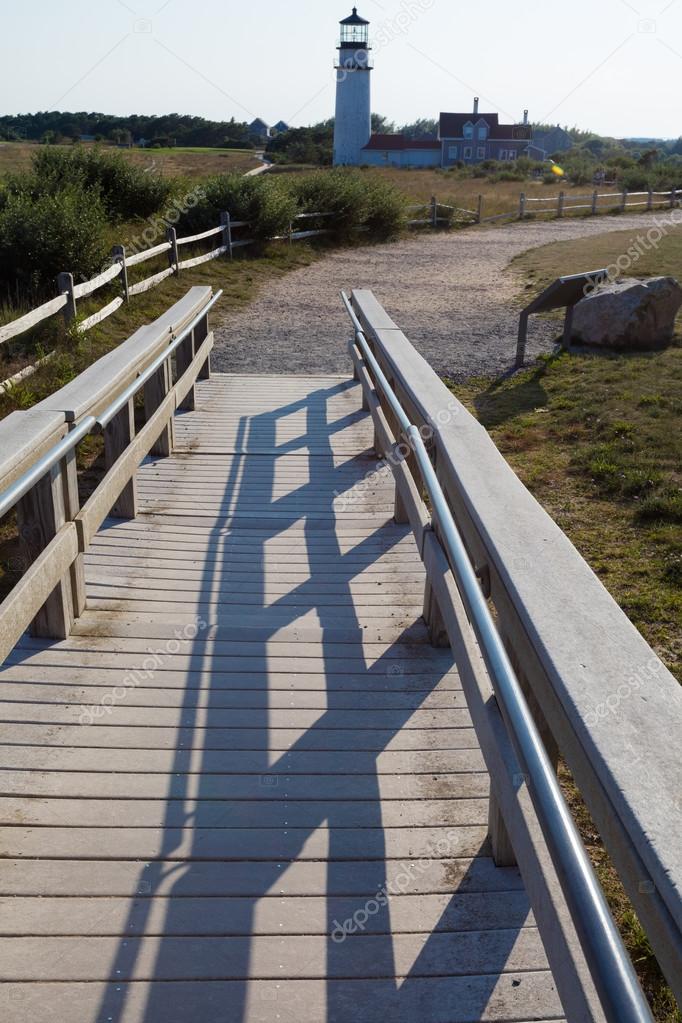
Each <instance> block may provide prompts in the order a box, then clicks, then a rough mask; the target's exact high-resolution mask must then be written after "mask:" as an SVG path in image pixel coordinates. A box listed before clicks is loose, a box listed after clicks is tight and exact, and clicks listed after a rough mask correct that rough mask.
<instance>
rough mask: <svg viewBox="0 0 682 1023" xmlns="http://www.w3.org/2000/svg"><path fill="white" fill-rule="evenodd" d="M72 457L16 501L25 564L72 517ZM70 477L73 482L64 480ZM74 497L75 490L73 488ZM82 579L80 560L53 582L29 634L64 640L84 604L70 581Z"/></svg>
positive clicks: (82, 595)
mask: <svg viewBox="0 0 682 1023" xmlns="http://www.w3.org/2000/svg"><path fill="white" fill-rule="evenodd" d="M72 456H73V457H72V458H71V459H69V460H67V459H64V460H63V461H62V462H60V463H59V464H57V465H54V466H53V467H52V469H51V470H50V471H49V472H48V473H46V474H45V476H43V478H42V479H41V480H40V481H39V482H38V483H36V485H35V486H34V487H33V489H32V490H30V491H29V492H28V493H27V494H26V495H25V497H22V499H21V501H19V503H18V504H17V523H18V526H19V537H20V539H21V545H22V548H23V551H24V555H25V556H26V559H27V561H28V562H29V564H32V563H33V562H34V561H35V560H36V559H37V558H38V556H39V555H40V554H41V553H42V551H44V550H45V548H46V547H47V545H48V544H49V543H50V541H51V540H53V539H54V538H55V536H56V535H57V533H58V532H59V530H60V529H61V528H62V527H63V526H64V525H65V524H66V522H67V509H68V517H69V519H70V518H75V515H76V514H77V513H78V509H77V508H75V509H74V507H73V505H72V502H73V498H74V482H75V487H77V481H76V480H75V468H76V463H75V452H73V453H72ZM67 476H68V477H74V481H73V482H72V481H71V480H67ZM76 499H77V490H76ZM81 582H82V562H81V561H79V562H78V563H76V564H74V566H73V569H71V570H69V572H68V573H67V574H66V575H65V576H64V578H63V579H61V580H60V582H59V583H58V584H57V586H56V587H55V588H54V590H53V591H52V593H51V594H50V596H49V597H48V598H47V600H46V601H45V603H44V604H43V606H42V608H41V609H40V611H39V612H38V614H37V615H36V617H35V618H34V620H33V622H32V623H31V635H33V636H40V637H43V638H45V639H66V638H67V637H68V636H69V635H70V633H71V629H72V627H73V623H74V620H75V618H76V617H77V616H78V615H80V614H81V613H82V611H83V610H84V606H85V588H84V586H83V585H78V587H77V589H74V583H76V584H79V583H81Z"/></svg>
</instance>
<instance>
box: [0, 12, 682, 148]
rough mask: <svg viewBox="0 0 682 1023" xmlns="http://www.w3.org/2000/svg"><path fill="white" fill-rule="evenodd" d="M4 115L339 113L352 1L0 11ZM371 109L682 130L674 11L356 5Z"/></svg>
mask: <svg viewBox="0 0 682 1023" xmlns="http://www.w3.org/2000/svg"><path fill="white" fill-rule="evenodd" d="M1 2H2V7H1V8H0V33H1V35H0V39H1V51H0V52H2V62H1V64H0V113H6V114H16V113H28V112H34V111H36V110H71V111H79V110H88V111H93V110H95V111H100V112H104V113H109V114H121V115H125V114H132V113H142V114H161V113H171V112H177V113H184V114H194V115H199V116H202V117H206V118H209V119H211V120H228V119H229V118H230V117H233V116H234V117H235V118H237V120H249V121H250V120H253V118H255V117H256V116H259V117H263V118H264V119H265V120H266V121H268V122H269V123H271V124H274V123H275V122H276V121H278V120H280V119H284V120H285V121H287V122H288V123H290V124H293V125H304V124H311V123H314V122H316V121H320V120H324V119H326V118H328V117H331V116H332V115H333V112H334V90H335V82H334V71H333V61H334V58H335V56H336V51H335V47H336V45H337V41H338V40H337V37H338V31H339V28H338V22H339V21H340V20H341V19H342V18H344V17H346V16H347V15H348V14H350V8H351V6H352V3H351V0H348V2H346V0H243V2H236V0H191V2H190V0H59V2H55V0H31V3H16V2H14V0H1ZM359 11H360V14H361V15H363V16H364V17H365V18H367V19H368V20H369V21H370V22H371V28H370V31H371V33H372V35H373V37H374V39H375V42H376V45H375V49H374V54H373V56H374V60H375V65H376V67H375V70H374V72H373V78H372V88H373V101H372V109H373V110H374V111H376V112H378V113H381V114H384V115H385V116H387V117H388V118H389V120H392V121H396V122H397V123H398V124H402V123H407V122H410V121H413V120H415V119H416V118H418V117H436V116H437V115H438V113H439V112H440V111H441V110H450V111H458V110H461V111H463V110H469V109H471V107H472V102H473V96H474V95H478V96H480V97H481V109H482V110H491V111H498V112H499V113H500V114H501V116H502V118H503V119H504V120H507V119H508V120H512V121H515V120H520V119H521V118H522V116H523V111H524V109H525V108H528V109H529V110H530V117H531V120H533V121H540V122H551V123H557V124H559V123H560V124H562V125H568V126H570V127H573V126H574V125H577V126H578V127H581V128H585V129H589V130H591V131H595V132H598V133H599V134H603V135H613V136H616V137H620V136H635V137H639V136H644V137H646V136H652V137H654V136H656V137H658V136H661V137H666V138H677V137H679V136H680V135H682V104H681V103H680V84H681V83H682V0H600V2H599V3H594V0H572V2H570V3H547V2H541V0H478V2H476V3H473V2H471V0H460V2H456V0H360V2H359Z"/></svg>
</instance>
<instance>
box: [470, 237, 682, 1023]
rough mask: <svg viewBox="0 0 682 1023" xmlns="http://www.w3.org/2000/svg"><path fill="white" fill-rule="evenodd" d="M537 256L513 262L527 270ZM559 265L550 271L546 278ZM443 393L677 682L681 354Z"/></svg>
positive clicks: (656, 995) (586, 824)
mask: <svg viewBox="0 0 682 1023" xmlns="http://www.w3.org/2000/svg"><path fill="white" fill-rule="evenodd" d="M595 240H596V239H592V240H591V241H595ZM569 244H570V243H569ZM543 251H544V250H537V251H536V252H535V253H532V254H529V255H528V256H526V257H523V258H524V259H531V258H532V259H534V260H537V259H539V258H541V257H540V255H539V254H541V253H543ZM545 255H546V254H545ZM549 265H550V264H548V265H547V266H545V269H546V270H547V269H548V268H549ZM557 266H558V264H556V263H552V264H551V275H552V276H555V274H556V270H557ZM569 269H570V267H569V266H566V265H565V264H561V270H562V271H565V272H567V271H568V270H569ZM451 389H452V390H453V392H454V393H455V394H456V395H457V397H458V398H460V399H461V400H462V401H463V402H464V403H465V405H467V407H468V408H469V409H470V410H471V411H472V412H473V413H474V415H476V416H477V418H478V419H479V420H480V422H481V423H482V424H483V425H484V426H485V427H486V428H487V429H488V431H489V433H490V435H491V437H492V439H493V440H494V441H495V444H496V445H497V447H498V448H499V449H500V451H501V452H502V454H503V455H504V456H505V458H506V459H507V461H508V462H509V463H510V465H511V466H512V468H513V469H514V470H515V472H516V473H517V474H518V476H519V477H520V478H521V479H522V480H523V482H524V483H525V484H526V486H527V487H528V488H529V490H530V491H531V492H532V493H533V494H534V495H535V497H536V498H537V499H538V500H539V501H540V503H541V504H542V505H543V506H544V507H545V508H546V509H547V511H548V512H549V514H550V515H551V516H552V518H553V519H554V520H555V521H556V522H557V523H558V524H559V526H560V527H561V528H562V529H563V531H564V532H565V533H566V535H567V536H568V537H569V538H570V539H571V541H572V542H573V543H574V544H575V546H576V547H577V549H578V550H579V551H580V553H581V554H582V556H583V557H584V558H585V559H586V561H587V562H588V563H589V564H590V565H591V567H592V569H593V570H594V571H595V572H596V573H597V575H598V576H599V577H600V579H601V581H602V582H603V584H604V585H605V586H606V588H607V589H608V590H609V591H610V593H611V594H612V596H613V597H614V598H615V599H616V600H617V602H618V603H619V604H620V606H621V607H622V608H623V610H624V611H625V613H626V614H627V615H628V617H629V618H630V619H631V621H632V622H633V623H634V624H635V625H636V626H637V628H638V629H639V631H640V632H641V633H642V635H643V636H644V637H645V639H646V640H647V641H648V642H649V643H650V644H651V646H652V647H653V648H654V650H655V651H656V652H657V653H658V655H659V656H660V657H661V659H662V660H663V661H664V662H665V663H666V664H667V666H668V667H669V669H670V670H671V671H672V672H673V674H675V676H676V677H677V678H678V679H679V680H680V681H682V489H681V488H682V421H681V420H682V346H680V344H679V343H678V344H677V345H675V346H673V347H671V348H668V349H667V350H666V351H661V352H655V353H647V354H643V353H632V354H627V355H616V354H606V355H587V354H577V355H576V354H571V355H569V354H567V353H562V354H560V355H558V356H548V357H545V358H543V359H541V360H540V362H539V364H538V365H536V366H534V367H533V368H531V369H528V370H525V371H524V372H522V373H519V374H516V375H514V376H513V377H511V378H506V379H502V380H496V381H490V380H472V381H469V382H467V383H464V384H451ZM560 777H561V781H562V785H563V788H564V792H565V794H566V796H567V799H568V801H569V804H570V806H571V809H572V811H573V814H574V816H575V818H576V821H577V823H578V826H579V828H580V832H581V835H582V837H583V841H584V842H585V844H586V847H587V849H588V852H589V854H590V856H591V858H592V861H593V863H594V865H595V868H596V870H597V873H598V876H599V878H600V881H601V883H602V886H603V888H604V891H605V893H606V896H607V898H608V900H609V904H610V906H611V910H612V912H613V914H614V917H615V919H616V921H617V923H618V925H619V927H620V930H621V933H622V935H623V937H624V940H625V943H626V946H627V947H628V949H629V951H630V954H631V955H632V958H633V961H634V963H635V966H636V969H637V972H638V974H639V977H640V981H641V983H642V985H643V987H644V989H645V991H646V993H647V995H648V997H649V1000H650V1003H651V1005H652V1009H653V1011H654V1015H655V1018H656V1020H657V1021H658V1023H681V1021H682V1014H680V1011H679V1010H678V1009H677V1008H676V1006H675V1001H674V998H673V995H672V993H671V992H670V990H669V988H668V987H667V985H666V983H665V980H664V978H663V976H662V974H661V972H660V969H659V967H658V964H657V962H656V959H655V957H654V955H653V952H652V950H651V947H650V945H649V943H648V940H647V938H646V935H645V933H644V931H643V929H642V927H641V925H640V924H639V921H638V920H637V917H636V916H635V914H634V912H633V909H632V906H631V904H630V903H629V900H628V898H627V896H626V894H625V892H624V889H623V887H622V885H621V883H620V880H619V878H618V875H617V873H616V871H615V869H614V867H613V865H612V864H611V862H610V860H609V857H608V855H607V853H606V851H605V849H604V846H603V843H602V841H601V837H600V835H599V833H598V832H597V830H596V828H595V825H594V823H593V821H592V820H591V818H590V815H589V813H588V811H587V809H586V807H585V805H584V803H583V801H582V799H581V797H580V794H579V792H578V790H577V789H576V786H575V785H574V783H573V781H572V779H571V777H570V774H569V772H568V771H567V769H566V767H565V766H563V765H562V769H561V775H560Z"/></svg>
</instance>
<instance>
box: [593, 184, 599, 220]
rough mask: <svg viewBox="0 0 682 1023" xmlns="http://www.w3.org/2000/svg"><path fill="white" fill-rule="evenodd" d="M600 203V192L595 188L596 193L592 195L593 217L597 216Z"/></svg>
mask: <svg viewBox="0 0 682 1023" xmlns="http://www.w3.org/2000/svg"><path fill="white" fill-rule="evenodd" d="M598 203H599V192H598V191H597V189H596V188H595V190H594V192H593V193H592V216H593V217H596V216H597V205H598Z"/></svg>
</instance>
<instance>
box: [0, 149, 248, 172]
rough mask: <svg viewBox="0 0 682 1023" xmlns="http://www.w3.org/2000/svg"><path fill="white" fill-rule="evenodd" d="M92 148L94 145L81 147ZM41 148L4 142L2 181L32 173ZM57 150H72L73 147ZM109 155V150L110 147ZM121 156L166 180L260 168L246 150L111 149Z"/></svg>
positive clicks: (0, 156)
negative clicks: (31, 170) (16, 174)
mask: <svg viewBox="0 0 682 1023" xmlns="http://www.w3.org/2000/svg"><path fill="white" fill-rule="evenodd" d="M81 145H83V146H84V147H87V148H90V147H92V145H93V143H81ZM39 148H40V147H39V146H38V144H37V143H35V142H0V178H2V177H3V175H6V174H9V173H17V172H20V171H28V170H30V169H31V160H32V158H33V155H34V153H36V152H37V151H38V149H39ZM56 148H60V149H67V150H70V149H71V148H72V147H71V146H59V147H56ZM107 151H109V147H107ZM111 151H112V152H120V153H123V155H124V156H125V157H126V159H128V160H130V161H131V163H134V164H137V165H138V166H140V167H144V168H148V169H149V171H150V173H151V172H155V173H158V174H162V175H163V176H164V177H178V176H179V177H186V178H191V179H193V180H197V179H201V178H205V177H210V175H212V174H227V173H230V172H233V171H241V172H243V173H246V171H249V170H253V168H254V167H257V166H259V160H257V159H256V157H255V155H254V153H253V151H250V150H244V149H202V148H199V147H197V148H191V147H186V148H183V147H178V148H177V149H120V150H119V149H113V148H112V149H111Z"/></svg>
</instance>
